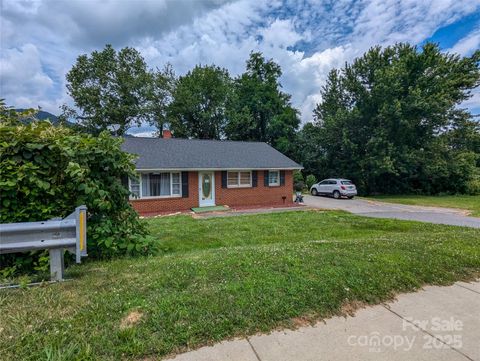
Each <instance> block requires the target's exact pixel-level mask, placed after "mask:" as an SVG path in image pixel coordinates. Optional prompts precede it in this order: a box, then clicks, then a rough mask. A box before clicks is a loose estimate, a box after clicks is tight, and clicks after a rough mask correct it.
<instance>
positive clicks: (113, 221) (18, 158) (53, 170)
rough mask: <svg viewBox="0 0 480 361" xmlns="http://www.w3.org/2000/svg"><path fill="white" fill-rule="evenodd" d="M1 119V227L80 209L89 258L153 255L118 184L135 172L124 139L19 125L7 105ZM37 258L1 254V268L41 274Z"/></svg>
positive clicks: (36, 255) (40, 125) (35, 124)
mask: <svg viewBox="0 0 480 361" xmlns="http://www.w3.org/2000/svg"><path fill="white" fill-rule="evenodd" d="M0 105H1V104H0ZM0 116H1V124H0V154H1V161H0V172H1V174H2V178H1V180H0V205H1V210H0V221H1V222H3V223H6V222H27V221H40V220H46V219H50V218H53V217H65V216H67V215H68V214H69V213H71V212H72V211H73V210H74V208H75V207H76V206H79V205H81V204H85V205H86V206H87V207H88V224H87V229H88V234H87V236H88V254H89V257H90V258H91V257H96V258H108V257H112V256H116V255H124V254H146V253H149V252H151V249H152V244H153V243H152V241H151V239H150V238H149V237H148V236H147V235H146V229H145V227H144V226H143V224H141V223H140V221H139V219H138V215H137V213H136V212H135V211H134V209H133V208H132V207H131V205H130V204H129V202H128V196H129V191H128V189H127V188H126V187H125V186H124V185H123V184H122V179H126V177H128V176H130V175H133V174H134V166H133V163H132V160H133V158H132V157H133V156H132V155H130V154H128V153H125V152H123V151H122V150H121V149H120V145H121V143H122V139H121V138H114V137H112V136H110V135H109V134H108V133H101V134H100V135H99V136H98V137H94V136H92V135H88V134H80V133H76V132H74V131H73V130H71V129H69V128H66V127H63V126H58V127H54V126H53V125H52V124H50V123H49V122H33V123H31V124H28V125H24V124H21V123H19V122H18V121H16V118H18V115H16V114H14V113H12V112H11V111H8V110H6V109H5V107H4V106H2V111H1V112H0ZM40 254H41V253H40ZM40 254H39V253H38V252H37V253H33V254H32V253H26V254H21V255H20V254H15V255H4V256H0V257H1V258H0V263H1V265H2V267H6V266H10V267H12V266H13V267H15V271H16V272H23V271H32V270H34V269H35V267H37V268H40V269H45V268H46V267H47V266H48V264H47V265H45V262H43V259H42V257H40Z"/></svg>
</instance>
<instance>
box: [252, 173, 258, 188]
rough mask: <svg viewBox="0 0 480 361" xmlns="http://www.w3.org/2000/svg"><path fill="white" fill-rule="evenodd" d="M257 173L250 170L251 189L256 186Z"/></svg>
mask: <svg viewBox="0 0 480 361" xmlns="http://www.w3.org/2000/svg"><path fill="white" fill-rule="evenodd" d="M257 178H258V177H257V171H256V170H252V187H256V186H257V180H258V179H257Z"/></svg>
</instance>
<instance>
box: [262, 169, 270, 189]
mask: <svg viewBox="0 0 480 361" xmlns="http://www.w3.org/2000/svg"><path fill="white" fill-rule="evenodd" d="M268 178H269V177H268V170H266V171H264V172H263V185H264V186H265V187H268Z"/></svg>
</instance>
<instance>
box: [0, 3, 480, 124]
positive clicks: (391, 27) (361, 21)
mask: <svg viewBox="0 0 480 361" xmlns="http://www.w3.org/2000/svg"><path fill="white" fill-rule="evenodd" d="M479 8H480V0H473V1H472V0H425V1H414V0H402V1H398V0H363V1H354V0H337V1H334V2H325V1H322V0H306V1H302V2H299V1H296V0H284V1H280V0H274V1H269V2H266V1H258V0H239V1H231V2H224V1H188V0H181V1H172V0H161V1H141V2H140V1H134V0H123V1H121V2H119V1H114V0H106V1H101V2H99V1H93V0H90V1H85V0H71V1H69V2H58V1H55V0H35V1H34V2H32V1H31V0H25V1H13V0H4V1H3V2H2V15H1V19H0V20H1V22H2V32H1V40H2V53H1V54H0V58H1V59H2V60H1V61H2V63H1V64H2V67H3V64H5V71H3V70H2V96H4V97H6V98H7V101H8V102H9V103H10V104H14V105H16V106H20V104H31V105H36V104H40V105H42V106H44V107H46V109H47V110H50V111H53V112H55V113H58V105H60V104H61V103H63V102H71V100H70V99H69V98H68V97H67V95H66V93H65V84H64V83H65V80H64V77H65V73H66V72H67V71H68V70H69V69H70V67H71V66H72V64H73V63H74V61H75V58H76V56H78V55H79V54H81V53H88V52H90V51H92V50H93V49H98V48H102V47H103V46H104V44H105V43H113V44H114V45H116V46H117V47H122V46H127V45H129V46H134V47H136V48H137V49H138V50H140V51H141V53H142V54H143V56H144V57H145V59H146V61H147V63H148V64H149V65H150V66H151V67H155V66H158V67H163V65H164V64H165V63H167V62H170V63H172V64H173V66H174V69H175V71H176V72H177V74H183V73H185V72H186V71H188V70H189V69H191V68H192V67H193V66H195V65H196V64H199V63H201V64H211V63H215V64H217V65H219V66H222V67H225V68H227V69H228V70H229V71H230V73H231V74H232V75H237V74H239V73H241V72H242V71H243V70H244V67H245V61H246V60H247V58H248V55H249V53H250V51H262V52H263V53H264V55H265V56H266V57H267V58H273V59H274V60H275V61H276V62H278V63H279V64H280V65H281V67H282V70H283V76H282V79H281V81H282V84H283V86H284V90H285V91H286V92H288V93H290V94H292V102H293V105H294V106H296V107H297V108H298V109H299V110H300V111H301V113H302V119H303V121H308V120H310V119H311V117H312V110H313V108H314V106H315V104H316V103H318V102H319V101H320V95H319V91H320V88H321V86H322V85H323V84H324V82H325V79H326V76H327V74H328V72H329V71H330V70H331V69H332V68H333V67H341V66H343V65H344V63H345V62H346V61H352V60H353V59H354V58H355V57H357V56H359V55H361V54H362V53H363V52H365V51H366V50H367V49H368V48H370V47H371V46H373V45H375V44H380V45H383V46H385V45H390V44H393V43H395V42H397V41H405V42H406V41H408V42H411V43H419V42H421V41H423V40H425V39H427V38H428V37H430V36H431V35H432V34H433V33H434V32H435V31H436V30H437V29H438V28H439V27H442V26H445V25H448V24H450V23H452V22H454V21H456V20H458V19H460V18H461V17H463V16H465V15H467V14H471V13H473V12H475V11H476V10H478V9H479ZM477 30H478V29H477ZM478 37H479V33H478V31H476V32H473V33H471V34H470V35H469V37H467V38H465V39H462V41H460V42H459V43H458V44H456V45H455V46H454V48H452V49H457V50H456V51H458V52H463V53H466V52H467V53H468V52H469V51H471V49H473V47H475V46H477V48H478ZM17 58H18V60H17ZM26 59H30V60H29V61H26ZM17 61H19V64H22V66H15V65H16V62H17ZM22 61H24V63H22ZM4 76H5V78H4ZM22 106H23V105H22Z"/></svg>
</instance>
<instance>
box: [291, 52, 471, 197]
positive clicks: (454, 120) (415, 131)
mask: <svg viewBox="0 0 480 361" xmlns="http://www.w3.org/2000/svg"><path fill="white" fill-rule="evenodd" d="M479 60H480V51H477V52H475V53H474V54H473V55H472V56H471V57H465V58H461V57H460V56H458V55H452V54H445V53H442V52H441V51H440V49H439V48H438V46H437V45H435V44H426V45H424V46H423V47H422V49H418V48H417V47H415V46H411V45H408V44H396V45H395V46H391V47H387V48H384V49H382V48H380V47H374V48H372V49H370V50H369V51H368V52H367V53H366V54H365V55H363V56H362V57H360V58H358V59H356V60H355V61H354V62H353V63H352V64H347V65H346V66H345V67H344V68H343V69H340V70H336V69H334V70H332V71H331V72H330V74H329V76H328V80H327V82H326V85H325V86H324V87H323V89H322V91H321V95H322V102H321V103H320V104H318V106H317V108H316V109H315V111H314V117H315V121H314V123H313V124H311V125H307V126H305V128H304V130H303V132H302V134H301V135H300V143H301V144H302V151H301V157H302V158H303V159H304V160H305V165H306V166H307V168H308V170H309V171H311V172H314V173H316V174H317V175H320V176H322V177H323V176H343V177H348V178H352V179H353V180H355V182H356V183H357V185H359V186H360V189H361V190H362V191H364V192H367V193H373V192H386V193H392V192H412V191H417V192H427V193H438V192H465V191H467V188H468V186H469V183H470V182H472V181H475V177H476V175H477V174H478V168H477V163H476V162H477V159H478V157H479V153H478V150H479V149H478V139H479V138H478V125H476V123H474V122H472V120H471V118H470V115H469V114H468V112H466V111H465V110H462V109H459V108H458V105H459V104H460V103H461V102H462V101H463V100H465V99H467V98H468V97H469V96H470V91H471V90H472V89H473V88H474V87H476V86H478V85H479V79H480V70H479Z"/></svg>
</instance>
